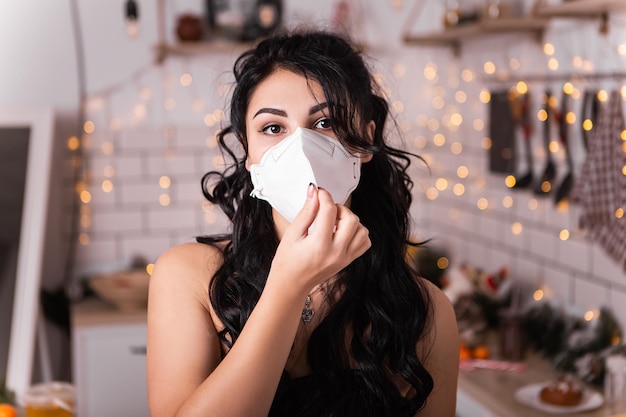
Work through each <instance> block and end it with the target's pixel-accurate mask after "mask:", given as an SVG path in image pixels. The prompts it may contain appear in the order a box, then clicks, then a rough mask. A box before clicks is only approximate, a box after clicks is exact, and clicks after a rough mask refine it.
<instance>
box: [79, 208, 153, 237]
mask: <svg viewBox="0 0 626 417" xmlns="http://www.w3.org/2000/svg"><path fill="white" fill-rule="evenodd" d="M92 211H93V212H92V214H91V218H92V226H91V229H90V231H91V232H92V233H94V234H103V235H109V234H111V233H115V232H124V233H132V232H138V231H141V230H142V229H143V223H144V221H143V217H144V214H143V213H142V212H141V210H139V209H124V210H92Z"/></svg>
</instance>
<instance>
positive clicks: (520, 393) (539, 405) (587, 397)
mask: <svg viewBox="0 0 626 417" xmlns="http://www.w3.org/2000/svg"><path fill="white" fill-rule="evenodd" d="M545 386H546V383H545V382H542V383H539V384H531V385H526V386H525V387H522V388H520V389H518V390H517V391H516V392H515V399H516V400H517V401H518V402H520V403H522V404H524V405H527V406H529V407H532V408H534V409H536V410H539V411H545V412H546V413H552V414H566V413H575V412H578V411H589V410H593V409H594V408H598V407H600V406H601V405H602V404H604V397H602V395H601V394H600V393H598V392H595V391H592V390H588V389H586V390H584V391H583V399H582V401H581V402H580V404H578V405H574V406H570V407H568V406H560V405H552V404H546V403H544V402H543V401H541V399H540V398H539V392H540V391H541V389H542V388H543V387H545Z"/></svg>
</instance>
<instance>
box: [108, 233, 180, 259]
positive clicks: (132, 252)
mask: <svg viewBox="0 0 626 417" xmlns="http://www.w3.org/2000/svg"><path fill="white" fill-rule="evenodd" d="M173 245H174V242H173V241H172V238H171V236H170V234H169V233H168V232H166V233H161V234H158V233H150V234H145V235H144V234H141V235H140V236H124V237H122V238H121V239H120V240H119V247H120V251H121V252H122V253H124V254H128V255H129V256H141V257H143V258H145V259H146V261H147V262H155V261H156V259H157V258H158V257H159V255H160V254H161V253H163V252H165V251H166V250H167V249H168V248H170V247H171V246H173Z"/></svg>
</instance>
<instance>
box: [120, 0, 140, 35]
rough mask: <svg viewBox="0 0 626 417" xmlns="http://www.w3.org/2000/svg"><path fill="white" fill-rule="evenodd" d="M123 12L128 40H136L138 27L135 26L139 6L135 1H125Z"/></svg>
mask: <svg viewBox="0 0 626 417" xmlns="http://www.w3.org/2000/svg"><path fill="white" fill-rule="evenodd" d="M124 10H125V16H126V34H127V35H128V37H129V38H136V37H137V35H138V33H139V27H138V25H137V20H138V19H139V6H138V5H137V2H136V1H135V0H126V5H125V7H124Z"/></svg>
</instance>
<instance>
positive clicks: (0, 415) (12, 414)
mask: <svg viewBox="0 0 626 417" xmlns="http://www.w3.org/2000/svg"><path fill="white" fill-rule="evenodd" d="M16 416H17V411H15V407H13V406H12V405H11V404H7V403H2V404H0V417H16Z"/></svg>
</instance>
